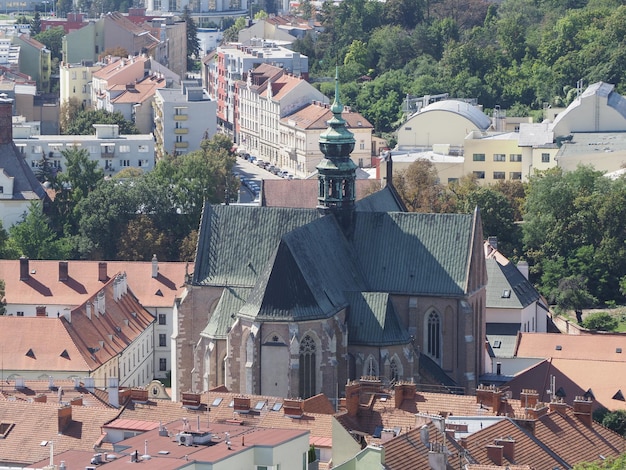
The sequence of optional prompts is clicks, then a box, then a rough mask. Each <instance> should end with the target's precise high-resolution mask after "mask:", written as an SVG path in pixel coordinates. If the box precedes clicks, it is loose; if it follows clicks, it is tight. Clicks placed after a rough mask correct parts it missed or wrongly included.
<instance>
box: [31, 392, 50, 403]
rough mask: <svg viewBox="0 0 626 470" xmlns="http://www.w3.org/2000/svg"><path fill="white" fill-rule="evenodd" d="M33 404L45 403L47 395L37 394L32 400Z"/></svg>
mask: <svg viewBox="0 0 626 470" xmlns="http://www.w3.org/2000/svg"><path fill="white" fill-rule="evenodd" d="M33 401H34V402H35V403H46V402H47V401H48V395H46V394H45V393H40V394H38V395H37V396H36V397H35V398H33Z"/></svg>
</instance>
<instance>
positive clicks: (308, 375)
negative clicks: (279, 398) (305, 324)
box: [299, 335, 317, 398]
mask: <svg viewBox="0 0 626 470" xmlns="http://www.w3.org/2000/svg"><path fill="white" fill-rule="evenodd" d="M316 349H317V348H316V346H315V341H313V338H311V337H310V336H309V335H307V336H305V337H304V338H303V339H302V342H301V343H300V361H299V362H300V367H299V376H300V377H299V379H300V396H301V397H302V398H310V397H312V396H313V395H315V390H316V388H315V375H316V374H317V367H316V361H315V353H316Z"/></svg>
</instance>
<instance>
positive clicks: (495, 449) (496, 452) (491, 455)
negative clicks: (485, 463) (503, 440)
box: [487, 445, 504, 466]
mask: <svg viewBox="0 0 626 470" xmlns="http://www.w3.org/2000/svg"><path fill="white" fill-rule="evenodd" d="M503 457H504V447H502V446H497V445H488V446H487V458H488V459H489V460H491V462H492V463H493V464H494V465H498V466H501V465H502V460H503Z"/></svg>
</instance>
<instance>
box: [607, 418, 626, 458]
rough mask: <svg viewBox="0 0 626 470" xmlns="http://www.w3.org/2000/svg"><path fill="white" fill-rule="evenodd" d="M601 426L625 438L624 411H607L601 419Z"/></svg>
mask: <svg viewBox="0 0 626 470" xmlns="http://www.w3.org/2000/svg"><path fill="white" fill-rule="evenodd" d="M602 426H605V427H607V428H609V429H610V430H611V431H615V432H616V433H618V434H621V435H622V436H624V437H626V410H615V411H609V412H608V413H607V414H605V415H604V418H602ZM625 463H626V462H625Z"/></svg>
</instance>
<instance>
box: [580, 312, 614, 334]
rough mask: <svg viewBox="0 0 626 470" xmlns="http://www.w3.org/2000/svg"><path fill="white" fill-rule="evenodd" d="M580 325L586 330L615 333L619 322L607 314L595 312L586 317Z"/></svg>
mask: <svg viewBox="0 0 626 470" xmlns="http://www.w3.org/2000/svg"><path fill="white" fill-rule="evenodd" d="M582 325H583V326H584V327H585V328H587V329H588V330H596V331H615V330H616V329H617V326H618V325H619V322H618V321H617V318H615V317H613V315H611V314H610V313H608V312H595V313H590V314H589V315H587V317H586V318H585V319H584V320H583V323H582Z"/></svg>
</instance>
